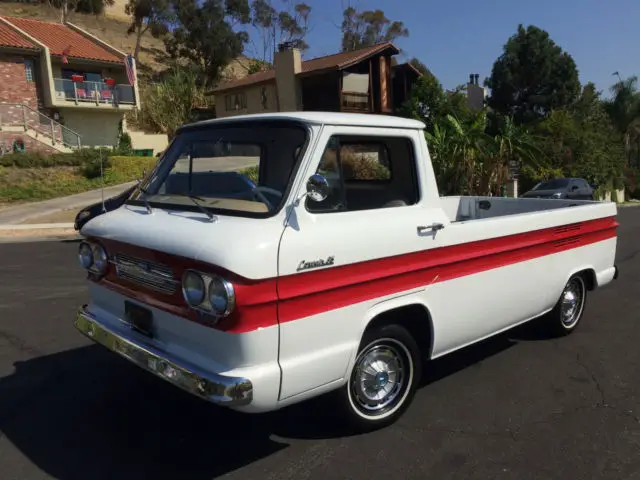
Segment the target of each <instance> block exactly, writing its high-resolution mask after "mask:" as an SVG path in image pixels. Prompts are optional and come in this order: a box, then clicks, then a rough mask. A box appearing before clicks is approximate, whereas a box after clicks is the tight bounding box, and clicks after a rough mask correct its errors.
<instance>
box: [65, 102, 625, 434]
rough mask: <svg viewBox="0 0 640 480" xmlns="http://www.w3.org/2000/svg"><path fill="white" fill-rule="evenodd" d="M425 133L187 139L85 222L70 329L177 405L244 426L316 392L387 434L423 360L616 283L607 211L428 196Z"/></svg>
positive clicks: (262, 122)
mask: <svg viewBox="0 0 640 480" xmlns="http://www.w3.org/2000/svg"><path fill="white" fill-rule="evenodd" d="M423 130H424V124H422V123H421V122H419V121H415V120H409V119H403V118H396V117H390V116H377V115H366V114H338V113H324V112H322V113H310V112H309V113H307V112H305V113H302V112H297V113H280V114H263V115H246V116H238V117H234V118H231V119H220V120H213V121H205V122H200V123H197V124H192V125H188V126H185V127H183V128H182V129H180V130H179V132H178V134H177V136H176V139H175V140H174V141H173V142H172V144H171V146H170V147H169V149H168V150H167V151H166V153H165V155H164V156H163V158H162V160H161V161H160V163H159V164H158V166H157V168H155V169H154V171H153V172H152V173H151V174H150V175H149V176H148V177H147V178H146V179H145V180H144V181H143V182H142V183H141V184H140V186H139V187H138V188H137V189H136V191H135V192H134V193H133V194H132V195H131V196H130V197H129V198H128V199H127V200H126V201H125V203H124V204H123V205H122V206H121V207H119V208H117V209H115V210H113V211H110V212H107V213H105V214H103V215H101V216H99V217H96V218H94V219H92V220H90V221H89V222H88V223H87V224H86V225H84V227H83V228H82V231H81V233H82V234H83V235H84V236H85V237H86V239H85V241H84V242H83V243H82V244H81V246H80V250H79V259H80V263H81V265H82V267H83V268H85V269H86V271H87V278H88V285H89V289H90V295H91V301H90V302H89V303H88V304H87V305H84V306H82V307H81V308H80V309H79V311H78V313H77V315H76V322H75V324H76V327H77V328H78V329H79V330H80V331H81V332H82V333H84V334H85V335H87V336H89V337H90V338H92V339H93V340H94V341H96V342H98V343H100V344H102V345H104V346H106V347H107V348H109V349H110V350H112V351H114V352H116V353H118V354H120V355H122V356H124V357H125V358H128V359H129V360H131V361H132V362H133V363H135V364H137V365H138V366H139V367H142V368H144V369H146V370H148V371H149V372H151V373H153V374H155V375H158V376H159V377H161V378H164V379H165V380H167V381H169V382H171V383H172V384H174V385H176V386H178V387H180V388H183V389H185V390H187V391H188V392H190V393H192V394H194V395H197V396H199V397H201V398H204V399H206V400H208V401H211V402H213V403H216V404H218V405H222V406H227V407H230V408H233V409H236V410H240V411H244V412H249V413H259V412H265V411H270V410H275V409H279V408H282V407H285V406H287V405H291V404H293V403H298V402H301V401H303V400H306V399H309V398H312V397H315V396H318V395H321V394H324V393H331V394H333V395H335V396H336V397H337V398H339V400H340V405H341V406H342V407H344V409H343V411H344V413H345V418H347V419H349V420H350V421H352V422H353V424H354V426H355V427H357V428H360V429H371V428H379V427H381V426H384V425H388V424H390V423H392V422H394V421H395V420H396V419H397V418H399V416H400V415H402V413H403V412H404V410H405V409H406V408H407V407H408V406H409V404H410V402H411V400H412V398H413V395H414V393H415V390H416V388H417V386H418V383H419V380H420V376H421V373H422V371H423V368H425V367H426V365H428V363H427V362H428V361H429V360H431V359H433V358H437V357H440V356H442V355H445V354H447V353H450V352H452V351H455V350H457V349H460V348H463V347H465V346H467V345H469V344H472V343H474V342H477V341H479V340H482V339H484V338H487V337H489V336H491V335H495V334H496V333H499V332H501V331H504V330H506V329H508V328H511V327H514V326H516V325H518V324H521V323H523V322H526V321H529V320H531V319H534V318H536V317H539V316H541V315H546V317H547V319H548V320H547V324H548V326H549V328H551V329H553V331H554V332H556V333H558V334H560V335H566V334H568V333H571V332H572V331H573V330H574V329H575V328H576V327H577V326H578V324H579V322H580V319H581V317H582V313H583V309H584V305H585V299H586V295H587V292H588V291H590V290H593V289H594V288H597V287H600V286H603V285H606V284H608V283H610V282H611V281H612V280H613V279H614V278H616V277H617V267H616V266H615V265H614V258H615V249H616V227H617V222H616V220H615V215H616V207H615V204H611V203H603V202H592V201H580V200H578V201H574V200H545V199H507V198H493V197H440V195H439V193H438V187H437V182H436V177H435V174H434V170H433V166H432V164H431V161H430V157H429V151H428V146H427V144H426V142H425V137H424V131H423Z"/></svg>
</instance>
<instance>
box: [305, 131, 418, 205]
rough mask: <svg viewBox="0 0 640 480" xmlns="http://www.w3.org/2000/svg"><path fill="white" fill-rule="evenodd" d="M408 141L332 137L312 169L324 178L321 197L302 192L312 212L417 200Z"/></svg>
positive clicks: (412, 149) (415, 178)
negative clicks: (323, 196)
mask: <svg viewBox="0 0 640 480" xmlns="http://www.w3.org/2000/svg"><path fill="white" fill-rule="evenodd" d="M414 152H415V151H414V146H413V141H412V140H411V139H410V138H405V137H383V136H364V135H363V136H360V135H339V136H333V137H331V138H330V139H329V142H328V144H327V146H326V148H325V150H324V152H323V154H322V157H321V159H320V163H319V165H318V169H317V170H316V174H319V175H321V176H322V177H324V178H325V179H326V180H327V183H328V186H329V188H328V192H327V197H326V198H325V199H324V200H323V201H321V202H317V201H314V200H313V199H311V198H309V197H307V198H306V200H305V206H306V208H307V210H308V211H309V212H312V213H328V212H343V211H356V210H375V209H380V208H402V207H404V206H409V205H414V204H416V203H417V202H418V200H419V188H418V181H417V171H416V157H415V153H414Z"/></svg>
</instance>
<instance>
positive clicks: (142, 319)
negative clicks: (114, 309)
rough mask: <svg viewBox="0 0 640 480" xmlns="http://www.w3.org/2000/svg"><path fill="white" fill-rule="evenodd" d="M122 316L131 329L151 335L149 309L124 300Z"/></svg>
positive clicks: (151, 319) (151, 322) (151, 326)
mask: <svg viewBox="0 0 640 480" xmlns="http://www.w3.org/2000/svg"><path fill="white" fill-rule="evenodd" d="M124 316H125V318H126V320H127V321H128V322H129V324H130V325H131V328H132V329H133V330H135V331H137V332H139V333H141V334H142V335H145V336H147V337H150V338H151V337H153V313H152V312H151V310H149V309H148V308H144V307H141V306H140V305H136V304H135V303H133V302H129V301H127V300H125V302H124Z"/></svg>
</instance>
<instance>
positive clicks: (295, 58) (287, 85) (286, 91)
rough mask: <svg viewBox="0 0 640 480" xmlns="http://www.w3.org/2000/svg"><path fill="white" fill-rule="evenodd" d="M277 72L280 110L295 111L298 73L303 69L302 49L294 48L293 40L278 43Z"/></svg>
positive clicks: (275, 60)
mask: <svg viewBox="0 0 640 480" xmlns="http://www.w3.org/2000/svg"><path fill="white" fill-rule="evenodd" d="M273 63H274V69H275V73H276V89H277V94H278V111H280V112H295V111H297V110H298V108H299V105H298V99H299V98H300V95H299V92H298V90H299V85H298V79H297V78H296V75H297V74H298V73H300V72H301V71H302V56H301V55H300V50H298V49H297V48H293V45H292V43H291V42H283V43H281V44H279V45H278V51H277V52H276V54H275V55H274V60H273Z"/></svg>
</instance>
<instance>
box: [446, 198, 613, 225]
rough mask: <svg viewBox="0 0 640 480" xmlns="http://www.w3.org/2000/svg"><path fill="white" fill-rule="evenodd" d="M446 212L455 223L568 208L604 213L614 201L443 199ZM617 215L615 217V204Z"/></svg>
mask: <svg viewBox="0 0 640 480" xmlns="http://www.w3.org/2000/svg"><path fill="white" fill-rule="evenodd" d="M440 201H441V205H442V209H443V210H444V211H445V213H446V215H447V217H449V220H450V221H451V222H464V221H469V220H482V219H487V218H495V217H503V216H506V215H520V214H530V213H536V212H545V211H548V210H566V209H568V208H580V209H583V208H589V209H590V211H591V212H596V211H602V206H605V205H607V203H611V202H607V203H605V202H594V201H590V200H560V199H539V198H531V199H529V198H503V197H471V196H470V197H442V198H441V199H440ZM610 206H613V207H614V210H613V215H615V204H611V205H610ZM594 208H595V210H594Z"/></svg>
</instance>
